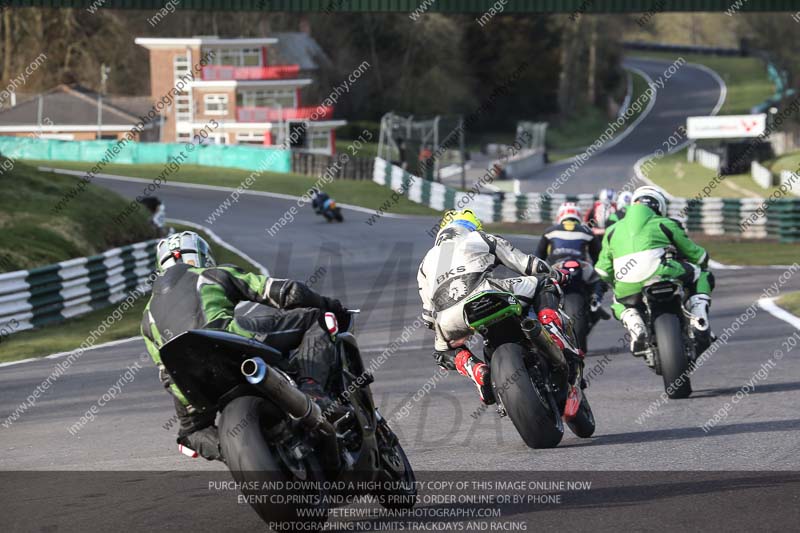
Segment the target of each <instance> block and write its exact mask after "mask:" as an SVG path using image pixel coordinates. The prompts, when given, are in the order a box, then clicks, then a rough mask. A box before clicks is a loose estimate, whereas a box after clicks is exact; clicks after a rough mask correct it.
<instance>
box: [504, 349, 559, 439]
mask: <svg viewBox="0 0 800 533" xmlns="http://www.w3.org/2000/svg"><path fill="white" fill-rule="evenodd" d="M492 387H493V388H494V393H495V396H497V398H499V399H500V401H501V402H502V403H503V407H505V410H506V412H507V413H508V417H509V418H510V419H511V422H513V423H514V427H515V428H517V432H518V433H519V435H520V437H522V440H524V441H525V444H527V445H528V446H529V447H531V448H534V449H537V448H555V447H556V446H558V443H559V442H561V438H562V437H563V436H564V426H563V424H562V423H561V414H560V413H553V412H552V410H551V408H550V406H549V405H548V403H547V402H548V400H547V398H546V397H543V396H540V394H539V392H538V391H537V389H536V388H535V387H534V385H533V382H532V381H531V377H530V374H528V368H527V366H526V365H525V358H524V352H523V349H522V346H520V345H518V344H512V343H509V344H503V345H500V346H499V347H498V348H497V349H496V350H495V351H494V354H493V355H492ZM542 394H544V391H542Z"/></svg>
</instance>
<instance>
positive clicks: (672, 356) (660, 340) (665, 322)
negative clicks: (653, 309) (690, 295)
mask: <svg viewBox="0 0 800 533" xmlns="http://www.w3.org/2000/svg"><path fill="white" fill-rule="evenodd" d="M653 329H654V330H655V334H656V344H658V358H659V360H660V361H661V377H662V378H663V379H664V390H665V391H666V393H667V397H669V398H670V399H672V400H679V399H682V398H688V397H689V395H690V394H692V383H691V381H689V361H688V360H687V359H686V352H684V349H683V329H682V328H681V321H680V319H678V317H677V316H675V315H673V314H671V313H664V314H663V315H659V316H657V317H656V320H655V322H654V324H653ZM675 383H680V385H673V384H675ZM670 390H672V393H670V392H669V391H670Z"/></svg>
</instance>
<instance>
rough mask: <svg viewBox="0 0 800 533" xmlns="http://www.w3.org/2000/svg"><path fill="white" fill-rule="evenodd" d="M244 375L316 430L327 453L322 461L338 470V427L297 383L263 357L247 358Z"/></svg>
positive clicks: (293, 416)
mask: <svg viewBox="0 0 800 533" xmlns="http://www.w3.org/2000/svg"><path fill="white" fill-rule="evenodd" d="M241 371H242V374H244V377H245V379H247V382H248V383H250V384H251V385H254V386H255V387H256V388H257V389H258V390H260V391H261V392H263V393H264V394H265V395H266V396H267V398H269V399H270V400H272V401H273V402H275V404H276V405H277V406H278V407H279V408H281V409H283V410H284V411H285V412H286V413H288V414H289V416H290V417H292V418H293V419H294V420H297V421H298V422H300V423H301V424H302V425H304V426H305V427H307V428H308V429H309V430H312V431H315V432H317V433H318V434H319V435H320V437H321V440H322V443H323V449H324V454H325V458H324V459H325V462H324V463H323V464H325V465H326V466H327V465H331V466H332V467H333V468H334V469H338V468H339V466H340V465H341V457H340V454H339V443H338V441H337V439H336V430H335V429H334V427H333V425H332V424H331V423H330V422H328V420H327V419H326V418H325V416H324V415H323V414H322V409H320V407H319V405H317V404H316V402H314V400H312V399H311V397H310V396H308V395H307V394H306V393H304V392H303V391H301V390H300V389H298V388H297V387H295V386H294V384H293V383H292V382H291V381H289V378H287V377H286V376H285V375H283V374H282V373H281V372H276V371H275V370H274V369H272V368H270V366H269V365H267V363H265V362H264V360H263V359H261V358H260V357H253V358H251V359H247V360H245V361H244V362H243V363H242V366H241Z"/></svg>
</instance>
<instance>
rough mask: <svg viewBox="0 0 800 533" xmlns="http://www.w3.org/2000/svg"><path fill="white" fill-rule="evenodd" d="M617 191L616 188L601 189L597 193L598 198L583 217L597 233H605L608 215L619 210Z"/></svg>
mask: <svg viewBox="0 0 800 533" xmlns="http://www.w3.org/2000/svg"><path fill="white" fill-rule="evenodd" d="M615 198H616V193H615V192H614V189H600V192H599V193H597V200H596V201H595V202H594V204H593V205H592V207H591V208H589V210H588V211H587V212H586V215H585V216H584V217H583V222H584V223H585V224H586V225H587V226H589V227H590V228H592V232H593V233H594V234H595V235H601V236H602V235H603V234H604V233H605V231H606V221H607V220H608V217H609V216H610V215H611V213H613V212H614V211H616V210H617V206H616V204H615V203H614V200H615Z"/></svg>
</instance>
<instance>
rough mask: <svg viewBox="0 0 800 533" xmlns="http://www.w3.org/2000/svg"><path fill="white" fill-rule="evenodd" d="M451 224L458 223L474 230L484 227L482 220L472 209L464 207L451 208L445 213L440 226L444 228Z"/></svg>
mask: <svg viewBox="0 0 800 533" xmlns="http://www.w3.org/2000/svg"><path fill="white" fill-rule="evenodd" d="M450 224H457V225H459V226H463V227H465V228H467V229H469V230H472V231H480V230H482V229H483V224H481V220H480V219H479V218H478V217H477V216H476V215H475V212H474V211H472V209H462V210H461V211H456V210H452V209H451V210H450V211H448V212H447V213H445V214H444V216H443V217H442V222H441V224H440V225H439V227H440V228H444V227H446V226H449V225H450Z"/></svg>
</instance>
